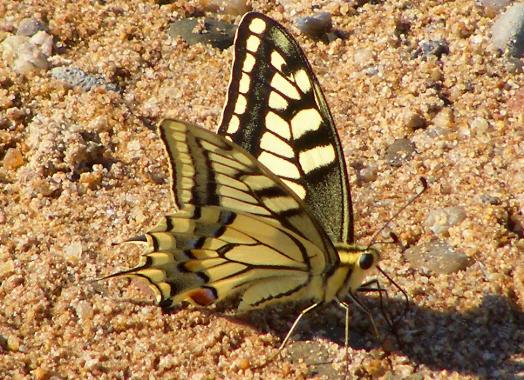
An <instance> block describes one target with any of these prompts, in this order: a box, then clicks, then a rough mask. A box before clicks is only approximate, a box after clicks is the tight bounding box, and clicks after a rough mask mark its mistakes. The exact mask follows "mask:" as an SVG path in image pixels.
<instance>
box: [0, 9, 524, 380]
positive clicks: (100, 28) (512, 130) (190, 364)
mask: <svg viewBox="0 0 524 380" xmlns="http://www.w3.org/2000/svg"><path fill="white" fill-rule="evenodd" d="M65 3H66V2H63V1H58V0H52V1H47V2H39V1H30V0H27V1H15V0H7V1H3V2H2V3H1V4H0V23H1V28H0V40H3V39H4V38H6V37H7V36H9V35H12V34H14V33H15V31H16V28H17V26H18V24H19V22H20V21H21V20H22V19H23V18H26V17H34V18H37V19H39V20H42V21H43V22H44V23H45V24H47V25H48V30H49V33H50V34H51V35H52V36H53V37H54V44H55V50H54V52H53V56H52V57H51V59H50V66H63V65H66V66H72V67H77V68H81V69H82V70H84V71H86V72H89V73H92V74H97V75H103V76H104V77H105V78H106V79H107V80H108V81H111V82H112V83H116V84H118V86H120V88H122V90H123V91H122V92H121V93H118V92H113V91H108V90H106V89H104V88H102V87H98V88H95V89H93V90H91V91H87V92H85V91H82V90H81V89H78V88H76V89H69V88H66V87H65V86H64V85H63V84H62V83H60V82H59V81H57V80H55V79H53V78H52V77H51V75H50V73H49V70H41V71H39V72H37V73H34V74H31V75H27V76H22V75H17V74H16V73H14V71H13V70H12V69H11V68H10V67H8V65H6V64H5V62H0V158H2V160H3V166H2V168H1V169H0V179H1V181H0V377H1V378H12V379H25V378H36V379H48V378H57V379H58V378H104V379H112V378H132V379H143V378H150V379H154V378H192V379H215V378H216V379H221V378H308V377H309V378H323V377H324V378H341V377H343V375H344V362H343V358H344V345H343V335H344V314H343V311H342V310H340V309H339V308H337V307H336V306H335V305H331V306H327V307H325V308H323V309H321V310H318V311H315V312H313V313H312V314H311V315H310V316H309V317H307V318H306V319H305V320H304V322H303V323H302V324H301V327H300V328H299V331H298V334H297V335H296V336H295V339H294V342H293V343H292V344H291V345H290V346H289V349H288V350H286V351H285V352H284V355H283V357H281V358H278V359H277V360H275V361H274V362H272V363H270V364H268V365H267V366H265V367H264V368H261V369H255V368H253V365H254V363H256V362H257V361H258V360H259V359H260V358H263V357H264V356H266V355H270V354H271V353H273V352H275V348H276V347H278V344H279V342H280V340H281V339H282V338H283V336H284V335H285V333H286V331H287V329H288V328H289V326H290V324H291V323H292V322H293V320H294V318H295V316H296V315H297V313H298V312H299V310H300V309H301V308H302V307H304V306H307V304H303V305H285V306H283V307H279V308H274V309H271V310H267V311H261V312H253V313H250V314H248V315H245V316H235V315H234V313H233V311H232V310H229V309H227V308H220V310H216V309H205V310H201V309H197V308H191V307H181V308H178V309H175V310H173V311H172V312H170V313H162V311H161V309H160V308H159V307H157V306H156V305H155V304H154V302H153V301H152V298H151V297H150V296H149V295H147V294H146V293H144V292H143V291H142V290H143V289H142V288H141V287H140V286H139V284H135V283H132V282H130V281H128V280H118V281H116V280H111V281H107V282H99V283H93V282H92V281H91V280H93V279H95V278H97V277H99V276H101V275H106V274H109V273H111V272H114V271H116V270H119V269H123V268H126V267H130V266H133V265H134V264H135V263H136V262H137V260H138V256H139V254H140V250H139V249H138V248H136V247H134V246H129V245H117V243H119V242H122V241H124V240H125V239H126V238H129V237H132V236H135V235H137V234H139V233H140V232H143V231H145V230H147V229H148V228H150V227H152V226H153V225H154V224H155V223H156V221H157V219H158V217H159V216H160V215H162V214H165V213H168V212H170V211H171V210H172V207H173V204H172V202H171V200H170V199H169V192H168V188H167V172H166V168H165V165H166V161H165V158H164V157H163V153H162V150H161V146H160V143H159V140H158V138H157V136H156V133H155V125H156V123H157V122H158V121H159V120H160V119H162V118H163V117H165V116H172V117H176V118H179V119H183V120H187V121H190V122H194V123H197V124H199V125H202V126H204V127H206V128H208V129H211V130H214V129H215V128H216V126H217V123H218V120H219V117H220V112H221V108H222V103H223V99H224V97H225V91H226V86H227V81H228V77H229V66H230V64H231V60H232V49H227V50H224V51H220V50H218V49H215V48H212V47H211V46H207V45H200V44H198V45H193V46H188V44H187V43H185V42H184V41H182V40H180V39H179V40H174V39H172V38H170V37H168V36H167V34H166V28H167V25H168V24H169V22H170V21H173V20H176V19H181V18H184V17H189V16H192V15H198V14H202V10H203V8H202V6H201V5H200V4H199V3H198V2H183V1H176V2H175V3H173V4H170V5H162V6H159V5H158V4H155V2H154V1H135V2H127V1H124V0H116V1H109V2H104V1H88V0H79V1H75V2H68V3H69V4H68V5H65ZM281 3H282V4H284V5H275V4H274V3H266V2H262V1H254V2H253V3H252V8H253V9H256V10H259V11H262V12H265V13H267V14H268V15H270V16H272V17H274V18H276V19H277V20H279V21H280V22H282V23H283V24H284V25H286V26H287V27H289V28H290V30H291V32H292V33H293V34H294V35H295V36H297V39H298V41H299V42H300V44H301V45H302V46H303V48H304V50H305V52H306V54H307V56H308V57H309V59H310V61H311V63H312V65H313V67H314V70H315V72H316V74H317V76H318V78H319V81H320V83H321V85H322V86H323V89H324V91H325V94H326V97H327V101H328V103H329V104H330V107H331V110H332V113H333V116H334V118H335V121H336V123H337V127H338V129H339V133H340V135H341V138H342V140H343V146H344V149H345V153H346V155H347V156H346V159H347V161H348V163H349V164H350V168H349V170H350V176H351V182H352V192H353V202H354V208H355V214H356V231H357V238H358V241H359V242H362V243H366V242H368V241H369V239H370V237H371V235H372V234H373V233H374V232H375V231H377V229H379V228H380V227H381V226H382V225H383V224H384V222H385V220H387V219H388V218H389V217H390V216H391V215H392V214H393V213H394V212H395V210H397V209H398V208H399V207H401V206H402V205H403V204H405V202H406V199H408V198H409V197H410V196H411V195H412V194H414V192H415V191H416V190H415V189H416V187H417V184H418V177H419V176H425V177H426V178H427V179H428V181H429V182H430V185H431V186H430V189H429V190H428V191H427V192H426V193H425V194H424V195H423V196H422V197H421V198H420V199H419V200H418V201H417V203H416V205H414V206H411V207H408V208H407V209H406V210H405V211H404V212H403V213H402V214H401V215H400V216H399V217H398V218H396V219H395V220H394V221H393V223H392V225H391V227H390V229H391V230H392V231H395V232H396V233H397V234H398V235H399V236H400V238H401V240H402V241H403V242H404V243H405V244H410V245H412V246H419V245H421V244H423V243H425V242H429V241H431V240H432V239H433V238H435V237H438V238H439V239H441V240H444V241H445V242H447V243H448V244H449V245H450V246H452V247H453V248H454V249H455V250H456V251H457V252H460V253H463V254H465V255H467V256H468V257H469V258H470V259H471V265H469V266H468V267H467V268H465V269H463V270H460V271H457V272H454V273H451V274H435V273H432V272H430V271H427V270H424V269H422V268H417V267H412V266H411V265H410V264H409V263H408V262H407V260H406V259H405V257H403V255H402V254H401V253H400V252H399V249H398V248H397V247H395V246H394V245H383V246H381V247H380V248H381V249H382V252H383V258H384V259H383V262H382V264H381V265H382V267H383V268H384V269H385V270H386V271H387V272H388V273H389V274H390V275H391V276H392V277H393V278H394V279H395V280H396V281H397V282H398V283H399V284H400V285H401V286H402V287H403V288H404V289H405V290H406V291H407V292H408V294H409V295H410V301H409V304H410V309H409V311H408V312H407V313H406V314H405V315H402V314H400V313H401V310H402V306H403V303H402V299H401V298H400V295H399V294H398V291H396V290H395V288H393V287H390V286H388V290H389V291H390V295H391V297H392V300H391V303H390V305H389V310H390V311H391V312H392V313H393V314H394V315H396V316H398V317H399V318H400V320H399V322H398V324H397V329H396V330H397V335H398V337H399V340H400V343H398V342H396V340H395V339H393V338H392V337H393V335H392V334H391V333H390V332H389V331H388V328H387V326H386V325H385V324H384V323H383V320H382V319H381V318H380V309H379V308H378V301H377V299H376V298H375V297H374V296H373V295H370V296H369V297H368V296H366V297H365V299H366V302H367V304H368V305H369V307H370V309H371V310H372V312H373V313H374V314H376V315H377V322H378V324H379V328H380V330H381V332H382V334H383V336H385V337H386V342H385V343H384V344H381V343H380V342H379V341H377V340H376V339H375V337H374V336H373V334H372V332H371V329H370V324H369V321H368V320H367V318H366V317H365V316H364V315H363V314H362V313H361V312H359V310H353V315H352V322H351V339H350V349H349V364H350V368H349V375H350V376H353V377H354V378H384V379H401V378H402V379H404V378H409V379H422V378H438V379H444V378H446V379H464V378H492V379H495V378H504V379H512V378H523V377H524V357H523V356H524V354H523V351H524V331H523V328H522V326H523V323H524V316H523V305H524V289H523V288H524V285H523V278H524V268H523V264H522V262H523V260H522V256H523V252H524V240H523V232H522V230H523V226H524V217H523V213H524V159H523V157H524V138H523V134H524V122H523V117H524V115H523V113H524V105H523V103H524V100H523V99H524V94H523V93H522V89H521V90H520V92H519V90H518V88H519V84H522V83H524V76H523V75H522V74H518V73H515V72H514V70H513V69H512V65H511V64H509V63H508V61H507V59H506V58H505V57H503V56H501V55H500V54H495V53H494V52H493V51H492V50H491V49H490V43H489V31H490V26H491V25H492V23H493V14H492V13H490V12H487V11H486V10H485V9H483V8H482V7H479V6H477V5H475V2H474V1H472V0H458V1H449V2H442V1H396V0H392V1H385V2H369V3H365V2H361V3H365V4H362V5H361V6H358V7H357V6H356V5H351V4H353V3H351V2H350V3H346V2H342V1H338V2H337V1H316V2H314V4H312V3H311V2H309V1H302V2H281ZM312 5H315V8H316V9H320V10H324V11H329V12H331V13H332V16H333V23H334V26H335V28H336V30H338V31H339V32H340V34H342V35H344V39H338V40H336V41H333V42H331V43H330V44H327V45H326V44H323V43H321V42H314V41H312V40H311V39H310V38H308V37H305V36H303V35H300V34H299V33H298V31H297V29H296V28H295V27H294V26H293V20H294V19H295V18H296V17H297V16H302V15H310V14H311V13H312V10H311V9H312V8H311V7H312ZM209 15H210V16H214V17H220V18H224V16H223V15H217V14H214V13H211V14H209ZM225 18H226V19H228V20H230V21H235V22H238V21H239V19H240V18H239V17H234V16H226V17H225ZM425 39H426V40H439V39H445V40H446V41H447V43H448V45H449V53H448V54H444V55H442V56H441V57H440V59H439V58H437V57H436V56H430V57H426V58H424V57H421V56H419V57H415V56H414V53H415V51H416V50H417V47H418V46H419V43H420V42H421V41H423V40H425ZM413 113H416V114H417V115H418V116H416V117H415V119H414V117H413ZM413 120H423V122H422V124H423V125H418V124H417V123H413ZM414 126H415V127H417V126H422V128H414ZM404 137H405V138H408V139H409V140H411V141H412V142H413V143H414V144H415V146H416V152H415V154H414V155H413V156H412V158H411V159H410V160H406V161H405V162H403V163H402V165H401V166H400V167H398V166H397V167H394V166H391V165H389V164H388V162H387V159H386V152H387V148H388V147H389V146H390V145H391V144H392V143H393V141H395V139H398V138H404ZM8 152H9V153H8ZM362 168H367V169H368V172H369V171H371V172H372V173H376V176H375V175H372V176H364V177H363V178H365V179H367V180H358V181H357V175H356V174H362V173H360V171H361V170H362ZM444 207H461V208H463V210H464V211H465V215H466V217H465V219H464V220H463V221H462V222H461V223H459V224H457V225H454V226H451V228H449V229H448V230H447V231H446V232H444V233H441V234H439V235H438V236H436V235H435V233H433V232H432V231H431V230H430V228H429V226H428V224H427V223H426V222H425V221H426V219H427V218H428V215H429V214H430V213H431V212H432V211H434V210H437V209H440V208H444ZM386 284H387V283H386Z"/></svg>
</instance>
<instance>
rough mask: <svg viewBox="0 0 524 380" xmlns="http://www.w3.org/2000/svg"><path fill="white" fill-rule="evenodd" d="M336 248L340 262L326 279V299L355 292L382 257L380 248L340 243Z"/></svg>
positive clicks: (329, 299)
mask: <svg viewBox="0 0 524 380" xmlns="http://www.w3.org/2000/svg"><path fill="white" fill-rule="evenodd" d="M335 248H336V249H337V253H338V256H339V260H340V263H339V265H338V266H337V267H336V268H335V269H334V270H333V272H332V273H331V274H330V275H329V276H328V277H327V279H326V285H327V286H326V293H325V301H331V300H332V299H333V298H335V297H339V298H343V297H345V296H346V295H347V293H348V292H352V293H353V292H355V291H356V290H357V289H358V288H359V287H360V286H361V285H362V283H363V282H364V279H365V278H366V277H367V276H368V275H370V274H372V273H373V271H374V269H375V267H376V265H377V263H378V260H379V258H380V254H379V252H378V250H377V249H375V248H372V247H367V246H358V245H354V244H343V243H339V244H337V245H336V246H335Z"/></svg>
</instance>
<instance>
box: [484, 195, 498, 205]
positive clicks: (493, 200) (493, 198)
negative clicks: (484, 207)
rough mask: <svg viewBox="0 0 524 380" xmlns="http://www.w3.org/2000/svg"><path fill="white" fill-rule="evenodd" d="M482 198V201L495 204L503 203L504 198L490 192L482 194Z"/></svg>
mask: <svg viewBox="0 0 524 380" xmlns="http://www.w3.org/2000/svg"><path fill="white" fill-rule="evenodd" d="M480 200H481V201H482V203H487V204H490V205H494V206H500V205H501V204H502V200H501V199H500V198H499V197H497V196H495V195H490V194H482V195H481V196H480Z"/></svg>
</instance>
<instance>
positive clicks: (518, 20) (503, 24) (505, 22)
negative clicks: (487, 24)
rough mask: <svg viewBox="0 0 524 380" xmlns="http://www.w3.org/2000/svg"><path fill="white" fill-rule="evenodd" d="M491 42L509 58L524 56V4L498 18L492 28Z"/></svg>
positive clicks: (515, 5) (508, 10)
mask: <svg viewBox="0 0 524 380" xmlns="http://www.w3.org/2000/svg"><path fill="white" fill-rule="evenodd" d="M491 42H492V43H493V46H494V47H495V48H496V49H499V50H502V51H503V52H505V53H506V54H507V55H508V56H511V57H515V58H520V57H522V56H523V55H524V3H517V4H514V5H512V6H511V7H509V8H508V9H507V10H506V12H504V13H503V14H501V15H500V16H498V17H497V18H496V20H495V22H494V23H493V26H492V27H491Z"/></svg>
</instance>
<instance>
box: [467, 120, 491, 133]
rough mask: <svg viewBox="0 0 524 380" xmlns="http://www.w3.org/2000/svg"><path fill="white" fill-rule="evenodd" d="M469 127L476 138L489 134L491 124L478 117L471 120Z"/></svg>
mask: <svg viewBox="0 0 524 380" xmlns="http://www.w3.org/2000/svg"><path fill="white" fill-rule="evenodd" d="M469 127H470V129H471V132H472V133H473V135H474V136H483V135H485V134H486V133H487V132H488V129H489V123H488V121H487V120H486V119H484V118H483V117H480V116H478V117H476V118H474V119H473V120H470V122H469Z"/></svg>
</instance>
